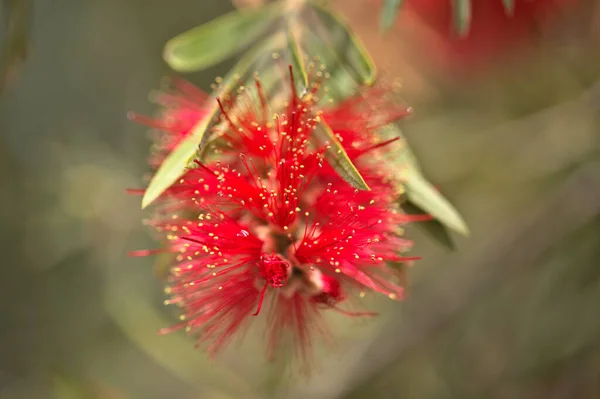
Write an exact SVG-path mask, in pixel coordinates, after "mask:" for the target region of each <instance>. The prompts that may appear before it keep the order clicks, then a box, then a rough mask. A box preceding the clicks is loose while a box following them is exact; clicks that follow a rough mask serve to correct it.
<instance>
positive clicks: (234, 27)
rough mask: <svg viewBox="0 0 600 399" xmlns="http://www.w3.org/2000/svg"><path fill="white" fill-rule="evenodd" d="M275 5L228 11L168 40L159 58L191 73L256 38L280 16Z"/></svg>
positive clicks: (176, 68) (212, 63)
mask: <svg viewBox="0 0 600 399" xmlns="http://www.w3.org/2000/svg"><path fill="white" fill-rule="evenodd" d="M280 9H281V7H280V5H279V3H274V4H272V5H270V6H266V7H261V8H258V9H252V10H247V11H232V12H230V13H228V14H225V15H223V16H221V17H219V18H216V19H214V20H212V21H210V22H208V23H206V24H204V25H201V26H198V27H196V28H193V29H191V30H189V31H187V32H185V33H182V34H180V35H179V36H176V37H174V38H173V39H171V40H169V41H168V42H167V44H166V45H165V49H164V53H163V58H164V59H165V61H166V62H167V64H169V66H170V67H171V68H173V69H174V70H176V71H178V72H193V71H197V70H200V69H204V68H207V67H209V66H211V65H214V64H216V63H219V62H221V61H223V60H225V59H227V58H229V57H231V56H233V55H234V54H235V53H236V52H238V51H240V50H241V49H243V48H244V47H246V46H248V45H249V44H250V43H252V42H253V41H255V40H256V39H258V37H259V36H260V35H261V34H263V33H264V32H265V30H266V28H267V26H268V25H269V23H271V22H273V21H274V20H275V18H276V17H277V16H278V15H279V14H280Z"/></svg>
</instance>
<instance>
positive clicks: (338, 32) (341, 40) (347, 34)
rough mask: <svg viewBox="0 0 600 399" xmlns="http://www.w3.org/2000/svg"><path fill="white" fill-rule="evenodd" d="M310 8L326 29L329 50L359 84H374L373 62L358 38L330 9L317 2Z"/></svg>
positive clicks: (374, 71)
mask: <svg viewBox="0 0 600 399" xmlns="http://www.w3.org/2000/svg"><path fill="white" fill-rule="evenodd" d="M312 8H313V10H314V11H315V12H316V14H317V17H318V19H319V20H320V21H321V23H322V25H323V27H324V28H325V29H326V31H327V32H326V33H327V35H328V36H329V40H330V43H329V44H330V46H331V47H330V49H331V51H333V52H334V53H335V54H336V56H337V58H338V59H339V60H340V61H341V62H343V63H344V64H345V66H347V67H348V68H349V69H350V70H351V71H352V72H353V73H354V74H355V75H356V76H357V77H358V81H359V82H360V83H361V84H364V85H367V86H371V85H372V84H374V83H375V78H376V75H377V71H376V68H375V63H374V62H373V60H372V59H371V56H370V55H369V53H368V52H367V49H366V48H365V46H364V45H363V43H362V42H361V41H360V39H359V38H358V37H356V36H355V35H354V34H352V31H351V30H350V28H349V27H348V26H347V25H346V24H345V23H344V22H342V20H341V19H340V18H339V17H337V16H336V15H334V14H333V13H332V12H331V11H330V10H328V9H326V8H323V7H321V6H319V5H317V4H312ZM323 40H327V38H324V39H323Z"/></svg>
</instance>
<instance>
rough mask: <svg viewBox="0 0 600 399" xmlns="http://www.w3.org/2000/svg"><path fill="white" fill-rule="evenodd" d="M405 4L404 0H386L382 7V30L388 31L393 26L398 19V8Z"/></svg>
mask: <svg viewBox="0 0 600 399" xmlns="http://www.w3.org/2000/svg"><path fill="white" fill-rule="evenodd" d="M402 4H404V0H385V1H384V2H383V7H381V16H380V26H381V30H383V31H386V30H388V29H389V28H391V27H392V24H393V23H394V21H395V20H396V15H397V14H398V10H399V9H400V7H402Z"/></svg>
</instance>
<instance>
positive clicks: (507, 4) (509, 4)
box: [502, 0, 515, 17]
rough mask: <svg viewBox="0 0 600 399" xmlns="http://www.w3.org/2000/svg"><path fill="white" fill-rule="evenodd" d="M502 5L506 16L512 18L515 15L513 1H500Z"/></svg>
mask: <svg viewBox="0 0 600 399" xmlns="http://www.w3.org/2000/svg"><path fill="white" fill-rule="evenodd" d="M502 4H503V5H504V11H506V14H507V15H510V16H511V17H512V16H513V15H514V13H515V0H502Z"/></svg>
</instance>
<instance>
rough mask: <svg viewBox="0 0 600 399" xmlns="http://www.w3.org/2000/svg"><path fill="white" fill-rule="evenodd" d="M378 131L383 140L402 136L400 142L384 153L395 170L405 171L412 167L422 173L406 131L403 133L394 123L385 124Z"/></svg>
mask: <svg viewBox="0 0 600 399" xmlns="http://www.w3.org/2000/svg"><path fill="white" fill-rule="evenodd" d="M378 133H379V135H380V136H381V138H382V139H383V140H391V139H394V138H397V137H399V138H400V140H398V142H396V143H394V144H391V145H390V147H389V151H386V152H385V153H384V155H385V156H386V159H387V160H388V162H390V164H391V166H393V168H394V171H395V172H397V173H404V171H405V170H406V169H410V170H414V171H415V172H417V173H421V166H420V165H419V163H418V161H417V157H416V156H415V154H413V152H412V150H411V149H410V146H409V145H408V142H407V140H406V137H405V136H404V133H402V130H400V128H399V127H398V126H397V125H395V124H393V123H392V124H389V125H387V126H384V127H383V128H382V129H380V130H379V132H378Z"/></svg>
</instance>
